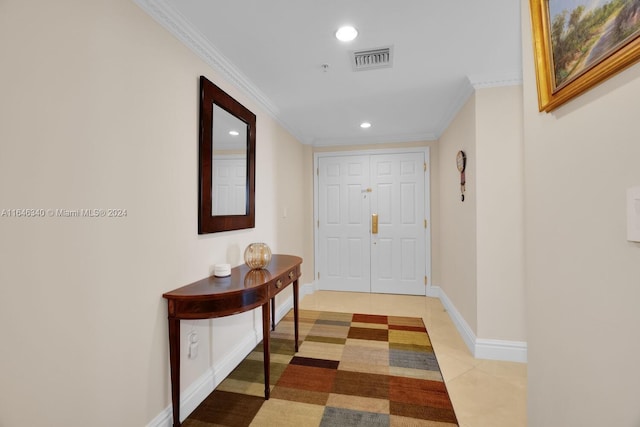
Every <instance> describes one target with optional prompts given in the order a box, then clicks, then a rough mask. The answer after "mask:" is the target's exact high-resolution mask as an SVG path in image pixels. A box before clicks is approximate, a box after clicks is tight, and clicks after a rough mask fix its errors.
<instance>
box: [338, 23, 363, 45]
mask: <svg viewBox="0 0 640 427" xmlns="http://www.w3.org/2000/svg"><path fill="white" fill-rule="evenodd" d="M356 37H358V30H356V29H355V28H353V27H352V26H351V25H345V26H344V27H340V28H339V29H338V31H336V38H337V39H338V40H340V41H341V42H350V41H351V40H353V39H355V38H356Z"/></svg>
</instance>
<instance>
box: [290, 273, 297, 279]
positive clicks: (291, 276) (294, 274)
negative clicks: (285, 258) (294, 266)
mask: <svg viewBox="0 0 640 427" xmlns="http://www.w3.org/2000/svg"><path fill="white" fill-rule="evenodd" d="M295 276H296V273H294V272H293V271H290V272H289V279H292V280H293V278H294V277H295Z"/></svg>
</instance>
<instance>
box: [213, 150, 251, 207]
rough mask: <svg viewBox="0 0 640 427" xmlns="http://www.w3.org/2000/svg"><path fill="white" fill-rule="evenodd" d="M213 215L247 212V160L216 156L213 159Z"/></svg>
mask: <svg viewBox="0 0 640 427" xmlns="http://www.w3.org/2000/svg"><path fill="white" fill-rule="evenodd" d="M213 174H214V176H213V182H214V185H215V187H214V189H213V197H212V206H211V211H212V212H213V215H244V214H245V213H246V212H247V206H246V200H247V198H246V194H247V160H246V158H245V157H242V158H236V157H231V156H216V157H215V158H214V159H213Z"/></svg>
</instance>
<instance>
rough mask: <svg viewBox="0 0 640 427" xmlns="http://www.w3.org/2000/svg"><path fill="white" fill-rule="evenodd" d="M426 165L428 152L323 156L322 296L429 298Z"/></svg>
mask: <svg viewBox="0 0 640 427" xmlns="http://www.w3.org/2000/svg"><path fill="white" fill-rule="evenodd" d="M425 160H426V159H425V152H423V151H420V152H406V153H385V154H366V155H362V154H358V155H332V156H322V157H318V162H317V166H318V174H317V187H316V189H317V202H318V204H317V211H316V214H317V219H318V221H317V232H316V237H317V242H318V245H317V251H318V256H317V257H316V262H317V273H318V275H317V284H318V287H319V288H320V289H326V290H343V291H355V292H375V293H396V294H411V295H424V294H425V292H426V287H425V277H426V276H427V265H428V264H427V262H428V257H429V253H428V245H427V233H426V230H425V227H426V212H427V211H426V208H425V200H427V199H425V197H426V193H425V182H426V179H425V177H426V175H425V173H426V172H425V167H424V165H425V164H426V163H425ZM372 214H377V217H378V230H377V231H378V232H377V233H376V234H373V233H372V231H373V230H372Z"/></svg>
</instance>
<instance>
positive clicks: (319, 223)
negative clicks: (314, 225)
mask: <svg viewBox="0 0 640 427" xmlns="http://www.w3.org/2000/svg"><path fill="white" fill-rule="evenodd" d="M318 228H320V220H318Z"/></svg>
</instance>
